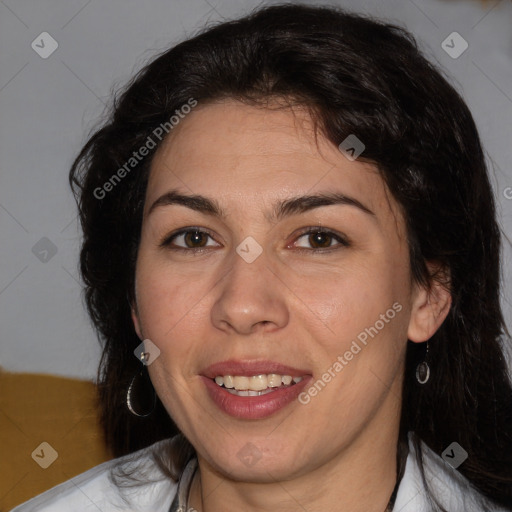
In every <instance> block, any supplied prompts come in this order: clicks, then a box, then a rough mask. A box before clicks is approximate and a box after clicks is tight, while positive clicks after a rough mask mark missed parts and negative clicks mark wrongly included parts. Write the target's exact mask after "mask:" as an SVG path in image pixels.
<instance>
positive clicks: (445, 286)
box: [407, 263, 452, 343]
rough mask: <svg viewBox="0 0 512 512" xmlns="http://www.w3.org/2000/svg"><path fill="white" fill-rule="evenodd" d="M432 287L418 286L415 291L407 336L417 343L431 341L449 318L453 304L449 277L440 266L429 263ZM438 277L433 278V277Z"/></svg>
mask: <svg viewBox="0 0 512 512" xmlns="http://www.w3.org/2000/svg"><path fill="white" fill-rule="evenodd" d="M427 267H428V269H429V273H430V276H431V286H430V288H429V289H427V288H426V287H424V286H420V285H417V286H416V287H415V290H414V291H413V301H412V309H411V318H410V320H409V329H408V331H407V336H408V338H409V340H411V341H413V342H415V343H421V342H423V341H427V340H428V339H430V338H431V337H432V336H433V335H434V334H435V332H436V331H437V330H438V329H439V327H440V326H441V324H442V323H443V322H444V320H445V318H446V317H447V316H448V312H449V311H450V307H451V304H452V296H451V293H450V291H449V282H450V279H449V276H448V274H447V271H446V270H443V269H441V268H440V267H439V265H435V264H432V263H427ZM434 275H435V276H436V278H433V277H432V276H434Z"/></svg>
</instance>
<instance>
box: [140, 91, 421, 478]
mask: <svg viewBox="0 0 512 512" xmlns="http://www.w3.org/2000/svg"><path fill="white" fill-rule="evenodd" d="M362 142H363V143H364V141H362ZM363 156H364V153H363ZM181 196H183V197H181ZM322 197H323V198H324V200H322V199H321V198H322ZM185 198H194V199H187V200H186V201H184V199H185ZM315 198H316V199H315ZM182 230H186V231H187V232H185V233H180V232H181V231H182ZM308 230H314V231H316V232H319V233H316V234H315V233H313V234H308V233H307V231H308ZM196 231H197V232H198V233H195V232H196ZM173 234H175V235H176V236H172V235H173ZM415 297H416V288H415V287H414V286H413V284H412V283H411V278H410V266H409V257H408V247H407V242H406V235H405V229H404V221H403V217H402V215H401V213H400V212H399V209H398V207H397V204H396V202H395V201H394V199H393V198H392V197H391V195H390V194H389V192H387V189H386V187H385V185H384V182H383V180H382V178H381V177H380V175H379V174H378V172H376V169H375V167H374V166H372V165H370V164H366V163H362V162H360V161H358V160H355V161H351V160H349V159H348V158H347V157H346V156H345V154H343V153H342V152H341V151H340V150H339V149H338V148H337V147H336V146H334V145H333V144H331V143H330V142H328V141H327V140H326V139H324V138H323V137H322V136H321V135H320V134H319V136H318V145H317V144H316V143H315V137H314V132H313V127H312V123H311V122H310V119H309V117H308V116H307V115H306V114H305V112H304V111H300V110H296V111H295V113H293V112H292V111H291V110H270V109H263V108H256V107H252V106H247V105H243V104H241V103H238V102H235V101H225V102H222V103H216V104H209V105H204V106H201V105H199V106H198V107H196V108H195V109H194V110H193V111H192V112H191V113H190V114H189V115H188V116H187V117H186V118H185V119H184V120H182V121H181V122H180V124H179V125H178V126H177V127H175V128H174V130H173V131H172V132H171V134H170V137H169V138H168V139H167V140H166V142H165V144H164V145H163V146H162V147H161V148H160V149H159V151H158V152H157V153H156V155H155V158H154V160H153V163H152V167H151V172H150V178H149V183H148V189H147V195H146V202H145V209H144V220H143V226H142V236H141V242H140V248H139V253H138V260H137V268H136V305H135V307H134V309H133V319H134V323H135V326H136V329H137V332H138V334H139V336H140V337H141V339H149V340H151V342H152V343H154V344H155V345H156V346H157V347H158V349H159V350H160V355H159V356H158V357H157V358H156V359H155V360H154V362H153V363H152V364H150V365H149V367H148V369H149V371H150V375H151V379H152V381H153V384H154V386H155V389H156V391H157V393H158V395H159V397H160V399H161V400H162V402H163V404H164V406H165V407H166V409H167V411H168V412H169V414H170V415H171V416H172V418H173V419H174V421H175V422H176V423H177V425H178V427H179V428H180V429H181V430H182V431H183V433H184V434H185V436H186V437H187V438H188V439H189V440H190V442H191V443H192V444H193V446H194V447H195V448H196V450H197V452H198V454H199V456H200V457H201V458H202V459H203V460H204V461H205V463H207V464H208V465H209V466H210V467H212V468H213V469H214V470H215V471H216V472H218V473H219V474H224V475H231V477H232V478H240V479H248V480H253V481H267V480H275V479H276V478H284V479H287V478H292V477H294V476H298V475H302V474H307V473H308V472H309V471H313V470H314V469H316V468H318V467H320V466H321V465H323V464H327V463H329V462H330V461H332V460H333V459H335V458H336V457H338V456H340V455H341V454H345V455H347V454H350V452H351V450H352V449H353V447H354V446H368V449H367V453H368V457H372V450H375V446H376V445H379V442H385V441H386V440H389V439H395V440H396V436H397V432H398V424H399V414H400V412H399V410H400V401H401V398H400V397H401V391H400V390H401V383H402V373H403V362H404V355H405V347H406V341H407V337H408V335H410V334H411V333H410V332H409V331H410V329H411V325H412V322H413V316H414V308H413V306H412V304H413V301H414V300H415ZM261 375H263V376H264V377H261ZM216 376H217V377H222V380H221V379H219V378H218V379H217V381H218V382H219V383H221V384H222V382H224V384H223V386H222V387H221V386H219V384H218V383H216V382H215V381H214V377H216ZM257 376H259V377H257ZM286 376H289V377H296V378H298V379H295V380H299V382H297V383H294V381H293V380H292V383H291V384H289V385H286V384H287V383H288V382H289V380H290V379H289V377H286ZM234 377H237V378H234ZM251 377H254V378H251ZM283 377H284V378H283ZM300 378H302V380H300ZM283 382H284V386H283ZM226 386H235V388H239V389H240V390H242V391H243V390H247V388H248V387H250V389H251V390H252V391H253V393H251V394H252V395H255V394H258V393H257V391H256V390H261V389H263V388H264V393H263V394H261V395H258V396H239V395H247V394H248V393H243V392H242V393H238V392H237V394H234V389H233V388H231V391H228V390H227V388H226ZM278 386H279V389H276V388H277V387H278ZM370 439H371V442H370V444H368V443H366V445H365V444H364V443H365V441H368V440H370ZM359 453H360V452H359ZM234 475H236V477H235V476H234Z"/></svg>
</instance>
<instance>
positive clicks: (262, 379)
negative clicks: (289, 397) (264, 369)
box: [215, 373, 302, 396]
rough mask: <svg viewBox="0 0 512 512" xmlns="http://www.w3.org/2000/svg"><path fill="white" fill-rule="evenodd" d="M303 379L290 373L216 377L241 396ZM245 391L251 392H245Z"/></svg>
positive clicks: (217, 380) (252, 394)
mask: <svg viewBox="0 0 512 512" xmlns="http://www.w3.org/2000/svg"><path fill="white" fill-rule="evenodd" d="M301 380H302V377H291V376H290V375H278V374H275V373H269V374H268V375H265V374H261V375H254V376H252V377H245V376H243V375H234V376H233V375H218V376H217V377H215V382H216V383H217V384H218V385H219V386H224V387H225V388H226V389H228V390H233V392H235V390H236V391H237V393H236V394H237V395H239V396H257V395H259V394H264V393H265V392H268V391H272V389H271V388H278V387H280V386H281V385H283V386H289V385H290V384H291V383H292V381H293V383H294V384H296V383H297V382H300V381H301ZM238 392H239V393H238ZM245 392H247V393H249V394H245Z"/></svg>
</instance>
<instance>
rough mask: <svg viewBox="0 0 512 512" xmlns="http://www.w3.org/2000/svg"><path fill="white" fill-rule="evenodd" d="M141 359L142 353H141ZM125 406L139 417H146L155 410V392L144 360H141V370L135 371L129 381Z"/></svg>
mask: <svg viewBox="0 0 512 512" xmlns="http://www.w3.org/2000/svg"><path fill="white" fill-rule="evenodd" d="M143 359H144V355H142V360H143ZM148 398H149V399H148ZM126 406H127V407H128V410H129V411H130V412H131V413H132V414H133V415H134V416H137V417H139V418H146V417H147V416H149V415H150V414H151V413H152V412H153V411H154V410H155V406H156V392H155V388H154V387H153V384H152V383H151V379H150V378H149V372H148V370H147V367H146V365H145V364H144V361H142V368H141V370H140V371H137V373H136V374H135V375H134V376H133V377H132V380H131V381H130V385H129V386H128V391H127V392H126Z"/></svg>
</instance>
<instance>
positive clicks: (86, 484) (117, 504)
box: [11, 432, 512, 512]
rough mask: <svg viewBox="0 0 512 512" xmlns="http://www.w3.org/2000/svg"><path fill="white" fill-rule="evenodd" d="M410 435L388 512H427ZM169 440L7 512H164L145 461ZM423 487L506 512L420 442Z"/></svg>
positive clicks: (486, 511) (166, 505)
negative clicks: (122, 479)
mask: <svg viewBox="0 0 512 512" xmlns="http://www.w3.org/2000/svg"><path fill="white" fill-rule="evenodd" d="M413 435H414V434H413V433H411V432H410V433H409V455H408V456H407V461H406V466H405V471H404V474H403V477H402V480H401V482H400V485H399V487H398V493H397V496H396V500H395V505H394V507H393V512H432V510H433V508H432V506H431V505H430V504H429V502H428V500H427V497H426V492H425V489H424V486H423V483H422V480H421V476H420V469H419V466H418V464H417V461H416V457H415V452H414V446H413V444H412V436H413ZM168 442H169V440H163V441H159V442H158V443H155V444H153V445H151V446H149V447H147V448H144V449H142V450H139V451H138V452H135V453H132V454H130V455H127V456H124V457H120V458H118V459H113V460H110V461H108V462H105V463H103V464H100V465H99V466H96V467H94V468H92V469H90V470H89V471H86V472H85V473H82V474H81V475H78V476H76V477H74V478H71V479H70V480H68V481H67V482H64V483H62V484H60V485H57V486H56V487H54V488H52V489H50V490H48V491H46V492H44V493H43V494H40V495H39V496H36V497H35V498H32V499H31V500H29V501H27V502H25V503H23V504H22V505H19V506H18V507H16V508H14V509H13V510H12V511H11V512H71V511H72V512H98V511H101V512H114V511H115V512H169V509H170V506H171V503H172V502H173V500H174V497H175V495H176V492H177V489H178V484H177V483H176V482H173V481H172V480H171V479H169V478H168V477H167V476H166V475H165V474H164V473H163V472H162V470H161V469H160V468H159V466H158V465H157V464H156V462H155V461H154V460H153V457H152V456H151V452H152V450H154V449H156V450H159V451H160V450H162V449H163V448H164V446H165V445H166V443H168ZM422 450H423V454H424V468H425V475H426V479H427V482H429V485H430V487H431V488H432V490H433V491H434V492H435V496H436V497H437V499H438V501H439V502H440V503H441V505H443V506H444V508H445V509H446V510H447V511H448V512H510V510H512V509H505V508H500V507H497V506H496V505H493V504H492V503H490V501H489V500H486V499H485V498H484V497H483V496H482V495H481V494H480V493H478V492H477V491H476V490H474V489H473V488H472V487H471V486H470V484H469V482H468V481H467V480H466V479H465V478H464V477H463V476H462V475H461V474H460V473H459V472H458V471H456V470H455V469H453V468H452V467H451V466H450V465H449V464H448V463H446V462H445V461H444V460H443V459H442V458H441V457H440V456H439V455H437V454H436V453H434V452H433V451H432V450H430V448H428V446H427V445H426V444H425V443H422ZM114 468H115V469H116V473H119V472H120V471H128V472H129V471H130V470H134V477H135V478H136V479H137V480H138V481H139V483H137V482H133V481H132V482H130V481H127V483H126V485H125V486H123V485H116V484H115V483H114V479H113V478H112V476H111V470H112V469H114Z"/></svg>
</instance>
